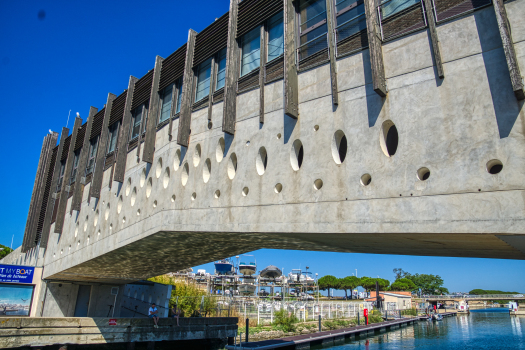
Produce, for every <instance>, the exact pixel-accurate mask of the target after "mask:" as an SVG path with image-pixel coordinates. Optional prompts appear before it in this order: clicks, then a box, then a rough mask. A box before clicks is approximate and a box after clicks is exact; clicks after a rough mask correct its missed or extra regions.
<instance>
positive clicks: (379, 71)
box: [364, 0, 388, 97]
mask: <svg viewBox="0 0 525 350" xmlns="http://www.w3.org/2000/svg"><path fill="white" fill-rule="evenodd" d="M364 1H365V14H366V29H367V32H368V50H369V51H370V64H371V67H372V84H373V86H374V91H375V92H376V93H377V94H378V95H379V96H381V97H385V96H386V94H387V91H388V90H387V86H386V78H385V67H384V65H383V48H382V46H381V44H382V42H381V30H380V29H379V14H378V13H377V0H364Z"/></svg>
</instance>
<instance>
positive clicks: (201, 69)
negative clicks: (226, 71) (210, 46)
mask: <svg viewBox="0 0 525 350" xmlns="http://www.w3.org/2000/svg"><path fill="white" fill-rule="evenodd" d="M210 74H211V58H209V59H207V60H206V61H204V62H202V63H201V64H199V66H198V67H197V91H196V93H195V102H197V101H200V100H202V99H203V98H205V97H207V96H208V95H209V94H210Z"/></svg>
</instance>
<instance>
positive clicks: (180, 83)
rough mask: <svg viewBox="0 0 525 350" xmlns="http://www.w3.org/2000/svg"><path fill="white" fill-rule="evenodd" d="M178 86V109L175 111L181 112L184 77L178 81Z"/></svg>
mask: <svg viewBox="0 0 525 350" xmlns="http://www.w3.org/2000/svg"><path fill="white" fill-rule="evenodd" d="M177 86H178V87H179V96H177V109H176V110H175V113H180V105H181V101H182V78H181V79H179V81H178V82H177Z"/></svg>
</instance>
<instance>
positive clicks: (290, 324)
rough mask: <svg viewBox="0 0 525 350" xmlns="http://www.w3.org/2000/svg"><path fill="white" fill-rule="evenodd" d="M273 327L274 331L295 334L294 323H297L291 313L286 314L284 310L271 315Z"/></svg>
mask: <svg viewBox="0 0 525 350" xmlns="http://www.w3.org/2000/svg"><path fill="white" fill-rule="evenodd" d="M273 317H274V321H273V325H274V326H275V329H277V330H281V331H283V332H285V333H287V332H295V323H297V322H299V320H298V319H297V317H296V316H295V314H294V313H293V312H290V313H288V312H287V311H286V310H279V311H277V312H275V313H274V314H273Z"/></svg>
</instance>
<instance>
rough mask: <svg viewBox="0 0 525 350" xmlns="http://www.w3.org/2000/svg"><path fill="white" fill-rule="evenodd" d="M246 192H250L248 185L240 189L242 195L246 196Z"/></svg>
mask: <svg viewBox="0 0 525 350" xmlns="http://www.w3.org/2000/svg"><path fill="white" fill-rule="evenodd" d="M248 192H250V189H249V188H248V187H245V188H243V189H242V195H243V196H244V197H246V196H247V195H248Z"/></svg>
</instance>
